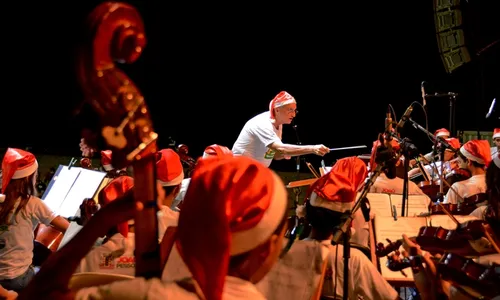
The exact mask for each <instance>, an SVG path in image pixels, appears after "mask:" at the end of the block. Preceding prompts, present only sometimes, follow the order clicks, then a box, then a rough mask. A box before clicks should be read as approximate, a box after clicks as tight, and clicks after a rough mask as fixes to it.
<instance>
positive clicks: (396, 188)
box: [369, 173, 430, 202]
mask: <svg viewBox="0 0 500 300" xmlns="http://www.w3.org/2000/svg"><path fill="white" fill-rule="evenodd" d="M403 185H404V180H403V178H399V177H395V178H393V179H390V178H388V177H387V176H386V175H385V174H384V173H381V174H380V175H379V176H378V177H377V178H376V179H375V182H374V183H373V185H372V186H371V187H370V191H369V193H386V194H398V195H402V194H403ZM408 195H425V193H424V192H423V191H422V190H421V189H420V188H419V187H418V185H417V184H416V183H415V182H413V181H408ZM429 202H430V200H429Z"/></svg>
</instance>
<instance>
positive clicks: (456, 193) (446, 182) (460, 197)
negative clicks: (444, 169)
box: [431, 163, 465, 202]
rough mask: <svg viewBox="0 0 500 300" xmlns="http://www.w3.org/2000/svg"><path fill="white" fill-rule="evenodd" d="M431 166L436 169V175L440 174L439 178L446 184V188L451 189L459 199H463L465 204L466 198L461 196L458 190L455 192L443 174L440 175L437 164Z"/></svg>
mask: <svg viewBox="0 0 500 300" xmlns="http://www.w3.org/2000/svg"><path fill="white" fill-rule="evenodd" d="M431 166H432V168H433V169H434V172H436V174H438V176H439V180H441V181H442V182H443V183H444V184H446V186H448V188H449V189H450V190H452V191H453V193H455V195H457V197H458V198H459V199H461V200H462V202H463V201H465V199H464V197H462V196H460V194H459V193H458V192H457V190H455V189H454V188H453V187H452V186H451V185H450V184H449V183H448V181H446V180H445V179H444V176H443V174H439V172H438V169H437V167H436V164H435V163H431Z"/></svg>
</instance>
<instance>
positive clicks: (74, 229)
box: [57, 222, 83, 250]
mask: <svg viewBox="0 0 500 300" xmlns="http://www.w3.org/2000/svg"><path fill="white" fill-rule="evenodd" d="M82 228H83V226H80V225H78V223H76V222H70V223H69V226H68V229H66V232H65V233H64V235H63V238H62V239H61V243H59V247H58V248H57V250H59V249H61V248H62V247H63V246H64V245H66V244H67V243H68V242H69V241H70V240H71V239H72V238H73V237H74V236H75V235H76V234H77V233H78V231H80V229H82Z"/></svg>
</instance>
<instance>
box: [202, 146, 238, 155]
mask: <svg viewBox="0 0 500 300" xmlns="http://www.w3.org/2000/svg"><path fill="white" fill-rule="evenodd" d="M210 156H216V157H219V158H220V157H224V156H233V152H232V151H231V150H229V148H228V147H226V146H221V145H217V144H213V145H210V146H208V147H207V148H205V151H204V152H203V156H202V158H207V157H210Z"/></svg>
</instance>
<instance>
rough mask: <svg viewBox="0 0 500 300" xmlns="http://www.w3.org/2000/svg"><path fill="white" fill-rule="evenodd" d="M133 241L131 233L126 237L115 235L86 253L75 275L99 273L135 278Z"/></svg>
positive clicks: (133, 237)
mask: <svg viewBox="0 0 500 300" xmlns="http://www.w3.org/2000/svg"><path fill="white" fill-rule="evenodd" d="M134 239H135V236H134V234H133V233H131V232H129V234H128V236H127V237H124V236H123V235H121V234H120V233H116V234H115V235H113V236H112V237H111V238H110V239H109V240H108V241H106V243H104V244H102V245H101V246H98V247H94V248H93V249H92V250H91V251H90V252H89V253H87V255H86V256H85V257H84V258H83V259H82V260H81V261H80V265H79V266H78V268H77V269H76V271H75V273H81V272H100V273H110V274H119V275H128V276H135V256H134V250H135V240H134Z"/></svg>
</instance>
